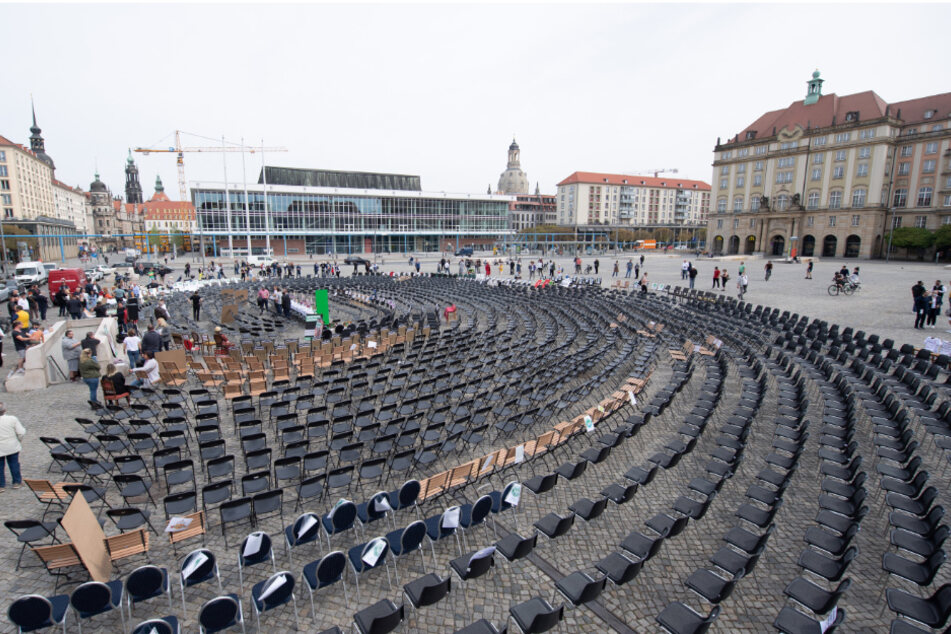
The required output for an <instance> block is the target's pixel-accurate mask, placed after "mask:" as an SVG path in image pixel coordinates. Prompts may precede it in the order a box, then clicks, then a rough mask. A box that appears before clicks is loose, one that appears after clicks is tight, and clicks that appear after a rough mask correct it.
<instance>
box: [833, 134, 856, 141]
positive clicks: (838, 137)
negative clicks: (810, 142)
mask: <svg viewBox="0 0 951 634" xmlns="http://www.w3.org/2000/svg"><path fill="white" fill-rule="evenodd" d="M851 138H852V133H851V132H839V133H838V134H837V135H835V142H836V143H848V142H849V139H851Z"/></svg>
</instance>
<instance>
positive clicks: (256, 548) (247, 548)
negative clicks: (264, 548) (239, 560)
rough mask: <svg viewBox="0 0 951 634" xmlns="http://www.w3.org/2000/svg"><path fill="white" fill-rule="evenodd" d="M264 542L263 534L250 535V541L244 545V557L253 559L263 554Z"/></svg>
mask: <svg viewBox="0 0 951 634" xmlns="http://www.w3.org/2000/svg"><path fill="white" fill-rule="evenodd" d="M262 541H264V534H263V533H251V534H250V535H248V541H247V542H245V544H244V551H243V552H242V553H241V554H242V555H243V556H244V557H251V556H253V555H256V554H258V553H259V552H261V542H262Z"/></svg>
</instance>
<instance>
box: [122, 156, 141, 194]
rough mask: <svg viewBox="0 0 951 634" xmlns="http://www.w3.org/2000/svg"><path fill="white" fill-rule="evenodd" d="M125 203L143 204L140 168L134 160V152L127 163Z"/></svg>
mask: <svg viewBox="0 0 951 634" xmlns="http://www.w3.org/2000/svg"><path fill="white" fill-rule="evenodd" d="M125 201H126V202H127V203H142V202H143V200H142V185H140V184H139V168H138V167H136V164H135V162H134V161H133V160H132V150H129V158H127V159H126V162H125Z"/></svg>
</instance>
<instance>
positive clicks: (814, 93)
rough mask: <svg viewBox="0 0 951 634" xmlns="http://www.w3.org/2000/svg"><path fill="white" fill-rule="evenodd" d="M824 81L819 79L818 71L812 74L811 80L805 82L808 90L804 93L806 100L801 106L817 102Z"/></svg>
mask: <svg viewBox="0 0 951 634" xmlns="http://www.w3.org/2000/svg"><path fill="white" fill-rule="evenodd" d="M823 81H825V80H822V79H819V70H818V69H816V71H815V72H814V73H813V74H812V79H810V80H809V81H807V82H806V85H807V86H808V87H809V89H808V90H807V91H806V98H805V99H804V100H803V102H802V103H803V105H805V106H808V105H811V104H814V103H816V102H817V101H819V97H821V96H822V82H823Z"/></svg>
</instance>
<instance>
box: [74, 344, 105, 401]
mask: <svg viewBox="0 0 951 634" xmlns="http://www.w3.org/2000/svg"><path fill="white" fill-rule="evenodd" d="M79 376H81V377H83V383H85V384H86V386H87V387H89V400H90V402H91V403H93V404H94V405H99V404H100V403H99V399H98V396H97V392H98V391H99V362H98V361H96V360H95V359H93V358H92V352H90V351H89V350H88V349H84V350H83V351H82V354H80V355H79Z"/></svg>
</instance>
